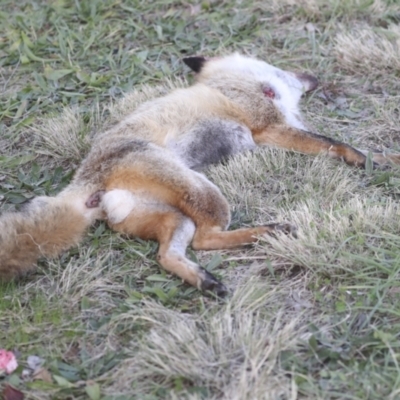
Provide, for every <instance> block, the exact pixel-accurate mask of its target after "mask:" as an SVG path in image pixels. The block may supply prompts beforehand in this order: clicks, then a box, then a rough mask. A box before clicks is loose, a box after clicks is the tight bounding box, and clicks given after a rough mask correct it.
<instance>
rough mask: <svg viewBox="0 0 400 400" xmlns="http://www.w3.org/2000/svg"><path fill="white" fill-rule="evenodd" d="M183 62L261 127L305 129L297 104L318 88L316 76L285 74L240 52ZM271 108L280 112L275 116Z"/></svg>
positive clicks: (203, 81)
mask: <svg viewBox="0 0 400 400" xmlns="http://www.w3.org/2000/svg"><path fill="white" fill-rule="evenodd" d="M183 61H184V63H185V64H186V65H187V66H189V67H190V68H191V69H192V70H193V71H194V72H196V80H197V81H198V82H200V83H203V84H206V85H208V86H211V87H214V88H217V89H219V90H220V91H221V92H223V93H224V94H225V95H227V96H228V97H229V98H230V99H231V100H233V101H235V102H237V103H241V105H242V107H244V108H245V109H246V113H247V114H252V116H253V117H254V119H258V121H259V123H260V124H264V123H265V122H267V123H268V124H270V123H283V122H286V123H287V124H288V125H290V126H293V127H295V128H298V129H306V127H305V125H304V123H303V122H302V120H301V116H300V111H299V108H298V103H299V100H300V98H301V96H302V94H303V93H305V92H308V91H311V90H314V89H315V88H316V87H317V85H318V80H317V78H315V77H314V76H312V75H308V74H305V73H294V72H289V71H284V70H282V69H279V68H277V67H274V66H272V65H270V64H268V63H266V62H264V61H261V60H257V59H254V58H250V57H245V56H242V55H240V54H237V53H235V54H232V55H229V56H225V57H216V58H210V59H207V58H205V57H197V56H196V57H186V58H184V59H183ZM271 105H273V106H274V108H275V107H276V109H277V110H278V111H279V112H278V113H274V109H273V108H271V107H270V106H271ZM264 106H265V110H263V108H264ZM268 106H269V107H268ZM276 109H275V111H276ZM263 112H264V114H262V115H261V113H263ZM265 113H266V114H265ZM260 117H261V120H260ZM267 117H268V118H267ZM266 118H267V119H268V121H265V119H266ZM271 118H272V120H271ZM280 119H283V120H282V121H280ZM260 128H261V126H260Z"/></svg>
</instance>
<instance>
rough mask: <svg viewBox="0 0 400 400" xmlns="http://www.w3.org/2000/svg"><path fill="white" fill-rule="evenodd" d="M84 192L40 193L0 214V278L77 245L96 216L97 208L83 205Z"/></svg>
mask: <svg viewBox="0 0 400 400" xmlns="http://www.w3.org/2000/svg"><path fill="white" fill-rule="evenodd" d="M87 197H88V196H87V193H82V191H75V192H74V191H66V192H65V193H61V194H60V195H58V196H57V197H46V196H41V197H37V198H35V199H33V200H32V201H31V202H30V203H28V204H26V205H24V206H23V208H22V209H21V211H16V212H6V213H4V214H2V215H1V216H0V281H8V280H11V279H12V278H15V277H18V276H19V275H23V274H25V273H26V272H28V271H30V270H32V269H34V268H35V264H36V261H37V260H38V258H39V257H41V256H44V257H55V256H57V255H59V254H60V253H61V252H62V251H64V250H67V249H68V248H70V247H72V246H74V245H76V244H78V243H79V241H80V240H81V239H82V236H83V235H84V233H85V231H86V229H87V228H88V227H89V226H90V225H91V224H92V223H93V222H94V220H95V219H97V218H98V217H99V212H100V211H99V208H93V209H91V208H88V207H86V205H85V199H86V198H87Z"/></svg>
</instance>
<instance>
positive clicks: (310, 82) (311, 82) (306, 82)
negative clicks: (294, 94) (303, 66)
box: [293, 72, 318, 92]
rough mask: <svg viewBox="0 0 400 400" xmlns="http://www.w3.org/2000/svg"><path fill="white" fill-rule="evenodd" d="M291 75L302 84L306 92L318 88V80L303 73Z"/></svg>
mask: <svg viewBox="0 0 400 400" xmlns="http://www.w3.org/2000/svg"><path fill="white" fill-rule="evenodd" d="M293 75H294V76H295V77H296V78H297V79H298V80H299V81H300V82H301V83H302V84H303V86H304V88H305V90H306V92H311V91H312V90H315V89H316V88H317V86H318V79H317V78H316V77H315V76H313V75H309V74H306V73H304V72H294V73H293Z"/></svg>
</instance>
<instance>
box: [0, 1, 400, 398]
mask: <svg viewBox="0 0 400 400" xmlns="http://www.w3.org/2000/svg"><path fill="white" fill-rule="evenodd" d="M399 21H400V6H399V4H398V2H397V1H395V0H392V1H391V0H387V1H384V0H375V1H373V0H346V1H340V0H302V1H295V0H281V1H280V0H269V1H266V0H260V1H250V0H226V1H224V0H221V1H212V0H210V1H207V0H205V1H203V2H201V3H200V2H195V1H190V0H189V1H177V0H159V1H158V0H157V1H147V0H91V1H90V2H89V1H82V2H78V1H76V2H75V1H69V0H53V1H51V0H47V1H40V0H29V1H28V0H20V1H18V2H14V1H11V0H2V1H1V7H0V24H1V27H2V29H1V32H2V35H1V36H0V87H1V88H2V90H1V94H0V129H1V133H0V149H1V154H0V211H2V212H3V211H6V210H9V209H13V208H14V207H16V206H18V204H21V203H22V202H24V201H25V200H27V199H29V198H31V197H33V196H35V195H40V194H49V195H52V194H55V193H57V192H58V191H59V190H60V189H61V188H63V187H64V186H65V185H66V184H67V183H68V182H69V180H70V179H71V177H72V175H73V173H74V170H75V169H76V168H77V166H78V164H79V162H80V160H81V159H82V157H83V156H84V154H85V152H86V151H87V149H88V147H89V145H90V140H91V138H93V137H95V134H96V132H99V131H101V130H103V129H105V127H106V126H108V125H110V124H113V123H115V121H117V120H118V118H120V117H121V116H123V115H125V114H126V113H127V112H129V110H132V109H134V108H135V106H136V105H137V104H138V103H140V102H141V101H143V99H146V98H151V97H154V96H156V95H159V94H162V93H166V92H167V91H168V90H169V88H170V87H175V86H182V85H185V84H186V79H188V80H189V81H191V79H192V78H191V76H190V73H189V71H188V69H187V68H186V67H185V66H184V65H183V63H182V62H181V59H182V57H184V56H185V55H192V54H197V55H198V54H201V55H207V56H213V55H219V54H227V53H229V52H232V51H240V52H242V53H244V54H248V55H253V56H256V57H259V58H261V59H264V60H266V61H268V62H270V63H272V64H274V65H276V66H278V67H281V68H285V69H288V70H296V71H304V72H308V73H312V74H314V75H316V76H318V78H319V80H320V87H319V88H318V89H317V90H316V91H315V92H313V93H311V94H310V95H307V96H306V97H305V98H304V100H303V103H302V109H303V112H304V115H305V117H306V119H307V120H308V121H309V122H310V124H311V125H312V126H313V129H314V130H315V131H318V132H320V133H321V134H324V135H327V136H331V137H333V138H336V139H339V140H342V141H345V142H346V143H349V144H352V145H354V146H357V147H360V148H365V149H371V150H383V151H393V152H396V151H397V152H400V144H399V143H400V125H399V117H400V106H399V104H400V96H399V89H400V79H399V77H400V61H399V60H400V28H399ZM143 85H145V86H143ZM121 99H122V100H121ZM207 174H208V176H209V177H210V178H211V179H212V180H213V181H214V182H215V183H216V184H217V185H218V186H219V187H220V188H221V189H222V190H223V192H224V193H225V194H226V196H227V198H228V199H229V202H230V204H231V208H232V215H233V220H232V226H233V227H239V226H249V225H253V224H261V223H267V222H271V221H278V222H282V221H291V222H292V223H294V224H295V225H296V226H297V227H298V230H299V234H298V238H297V239H294V238H291V237H285V236H282V237H279V238H260V240H259V242H258V243H257V244H256V245H255V246H254V247H248V248H246V249H241V250H236V251H229V252H228V251H226V252H197V253H194V252H190V256H191V257H192V258H194V259H198V260H199V261H200V262H201V263H202V265H204V266H205V267H206V268H207V269H209V270H210V271H211V270H212V271H213V273H214V274H215V275H216V276H218V277H219V278H221V279H222V280H223V281H224V283H226V285H227V286H228V287H229V290H230V295H229V296H228V297H227V298H226V299H225V300H218V299H215V298H213V297H211V296H205V295H203V294H201V293H199V292H198V291H197V290H196V289H194V288H191V287H189V286H187V285H186V284H184V283H182V282H181V281H180V280H179V279H177V278H175V277H173V276H171V275H169V274H166V273H165V272H163V271H161V270H160V268H159V266H158V265H157V262H156V258H155V254H156V250H157V246H156V244H155V243H152V242H144V241H140V240H131V239H128V238H126V237H123V236H120V235H117V234H114V233H112V232H110V231H109V230H108V229H107V228H106V226H105V225H104V224H102V223H101V224H97V225H96V226H95V227H93V228H92V229H91V230H90V232H89V233H88V235H87V237H86V238H85V241H84V243H82V245H81V246H80V247H78V248H74V249H71V250H70V251H69V252H67V253H65V254H63V255H62V256H61V257H59V258H57V259H54V260H47V259H43V260H41V261H40V262H39V266H38V270H37V272H36V273H34V274H33V275H30V276H29V277H27V278H26V279H24V280H22V281H19V282H14V283H11V284H2V285H0V298H1V301H0V348H6V349H8V350H14V352H16V354H17V356H18V362H19V364H20V368H19V369H18V370H17V371H16V372H15V373H14V374H12V375H11V376H8V377H6V378H0V391H1V390H2V389H3V388H4V387H5V386H6V385H7V384H10V383H11V384H12V385H14V387H16V388H18V389H19V390H21V391H23V392H24V394H25V398H26V399H40V400H42V399H87V398H90V399H92V400H95V399H103V400H106V399H107V400H111V399H115V400H123V399H124V400H125V399H141V400H142V399H143V400H150V399H151V400H153V399H154V400H156V399H157V400H158V399H191V400H194V399H226V400H232V399H233V400H236V399H237V400H244V399H249V400H253V399H324V400H326V399H363V400H365V399H398V398H400V367H399V358H400V357H399V350H400V337H399V330H400V311H399V301H400V282H399V274H400V253H399V247H400V236H399V232H400V206H399V198H400V170H399V168H396V167H393V168H389V169H385V170H382V169H381V170H379V169H378V170H372V168H370V167H368V168H367V170H365V171H362V170H356V169H353V168H350V167H348V166H346V165H344V164H343V163H340V162H337V161H327V160H326V157H325V156H324V155H321V156H319V157H317V158H313V157H309V156H304V155H301V154H293V153H290V152H285V151H281V150H277V149H261V150H260V151H258V152H256V153H253V154H244V155H241V156H239V157H235V158H233V159H231V160H230V161H229V162H227V163H226V165H223V166H216V167H213V168H210V170H208V171H207ZM30 355H36V356H39V357H41V358H42V359H43V368H44V369H45V370H46V371H47V372H49V374H50V379H32V377H31V378H28V379H22V378H21V370H22V368H24V367H25V366H26V360H27V357H28V356H30ZM39 378H40V377H39Z"/></svg>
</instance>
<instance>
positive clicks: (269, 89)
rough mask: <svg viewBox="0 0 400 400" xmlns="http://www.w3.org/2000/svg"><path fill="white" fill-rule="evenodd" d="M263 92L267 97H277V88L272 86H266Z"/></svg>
mask: <svg viewBox="0 0 400 400" xmlns="http://www.w3.org/2000/svg"><path fill="white" fill-rule="evenodd" d="M263 93H264V96H265V97H269V98H270V99H274V98H275V90H274V89H272V87H270V86H264V88H263Z"/></svg>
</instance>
